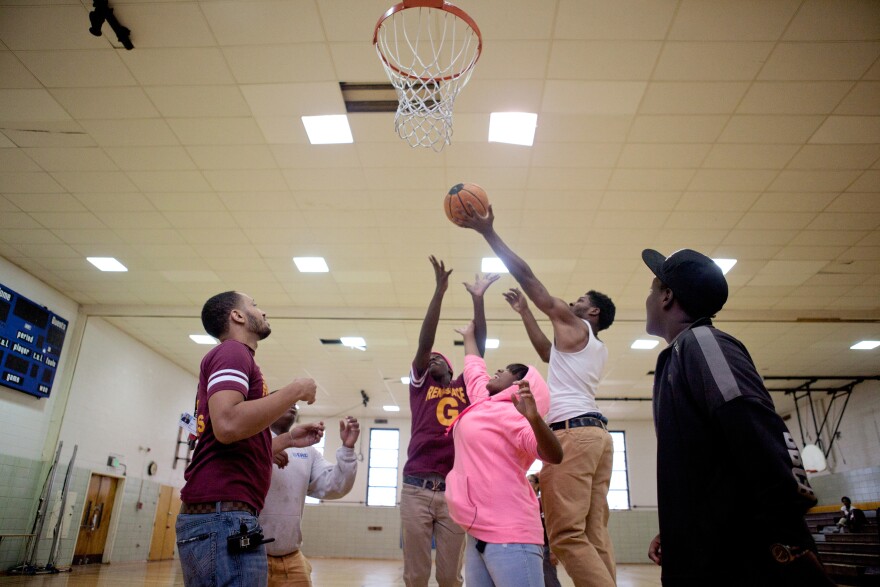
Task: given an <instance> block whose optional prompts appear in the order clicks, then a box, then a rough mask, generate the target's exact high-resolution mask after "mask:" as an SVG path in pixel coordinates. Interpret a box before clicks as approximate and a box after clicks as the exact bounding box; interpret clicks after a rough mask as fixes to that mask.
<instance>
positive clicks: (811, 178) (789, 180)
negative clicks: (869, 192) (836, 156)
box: [767, 169, 859, 192]
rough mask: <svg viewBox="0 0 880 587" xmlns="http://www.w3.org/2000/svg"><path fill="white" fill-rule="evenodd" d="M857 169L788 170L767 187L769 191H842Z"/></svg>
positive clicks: (853, 177)
mask: <svg viewBox="0 0 880 587" xmlns="http://www.w3.org/2000/svg"><path fill="white" fill-rule="evenodd" d="M858 175H859V172H858V171H835V170H830V169H826V170H822V171H793V170H792V171H789V170H784V171H782V172H780V174H779V176H778V177H777V178H776V179H775V180H774V181H773V183H772V184H770V185H769V186H768V187H767V191H769V192H797V191H800V192H834V191H838V192H839V191H843V190H844V189H846V187H847V186H848V185H850V184H851V183H852V182H853V180H855V178H856V177H858Z"/></svg>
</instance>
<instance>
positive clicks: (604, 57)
mask: <svg viewBox="0 0 880 587" xmlns="http://www.w3.org/2000/svg"><path fill="white" fill-rule="evenodd" d="M661 47H662V44H661V43H660V42H659V41H567V40H557V41H554V42H553V45H552V48H551V50H550V61H549V64H547V77H549V78H550V79H563V80H565V79H568V80H602V81H610V80H630V81H645V80H648V79H650V78H651V71H652V70H653V68H654V63H655V62H656V60H657V55H658V54H659V53H660V48H661ZM539 55H540V53H539ZM544 57H545V62H546V54H545V55H544ZM504 60H505V61H506V62H507V63H508V67H509V68H512V69H519V65H518V64H519V61H518V60H516V59H512V58H511V56H509V55H508V54H506V53H505V54H504ZM541 74H542V75H537V76H534V75H533V76H531V77H533V78H535V77H543V71H542V72H541ZM508 77H512V76H508Z"/></svg>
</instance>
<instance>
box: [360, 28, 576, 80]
mask: <svg viewBox="0 0 880 587" xmlns="http://www.w3.org/2000/svg"><path fill="white" fill-rule="evenodd" d="M485 34H486V31H483V35H484V37H485ZM550 47H551V44H550V42H549V41H546V40H541V41H529V40H522V39H518V40H516V41H501V40H493V41H492V42H491V43H487V44H485V45H484V46H483V52H482V53H481V54H480V60H479V61H478V62H477V65H476V68H477V71H479V72H480V73H479V78H480V79H482V80H498V79H503V80H514V79H523V80H525V79H540V78H543V77H545V76H546V75H547V71H548V59H549V57H548V55H550V54H551V53H550V51H551V49H550ZM373 58H374V59H376V60H377V61H378V57H377V56H375V55H373ZM549 67H550V68H551V69H552V62H551V64H550V65H549ZM551 77H558V78H561V79H565V76H564V75H553V76H551Z"/></svg>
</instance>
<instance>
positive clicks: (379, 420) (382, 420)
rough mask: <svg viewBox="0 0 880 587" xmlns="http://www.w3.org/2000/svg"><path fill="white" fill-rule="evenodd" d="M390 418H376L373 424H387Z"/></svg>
mask: <svg viewBox="0 0 880 587" xmlns="http://www.w3.org/2000/svg"><path fill="white" fill-rule="evenodd" d="M387 423H388V418H376V419H375V420H373V424H387Z"/></svg>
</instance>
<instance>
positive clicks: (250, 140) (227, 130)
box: [168, 118, 264, 145]
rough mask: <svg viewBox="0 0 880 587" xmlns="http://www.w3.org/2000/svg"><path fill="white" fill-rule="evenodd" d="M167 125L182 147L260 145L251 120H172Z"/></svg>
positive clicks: (260, 135)
mask: <svg viewBox="0 0 880 587" xmlns="http://www.w3.org/2000/svg"><path fill="white" fill-rule="evenodd" d="M168 125H169V126H170V127H171V129H172V130H173V131H174V134H175V135H177V137H178V138H179V139H180V142H181V143H182V144H184V145H241V144H243V145H261V144H263V143H264V139H263V133H262V132H260V127H259V126H257V123H256V121H255V120H254V119H253V118H172V119H170V120H168Z"/></svg>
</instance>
